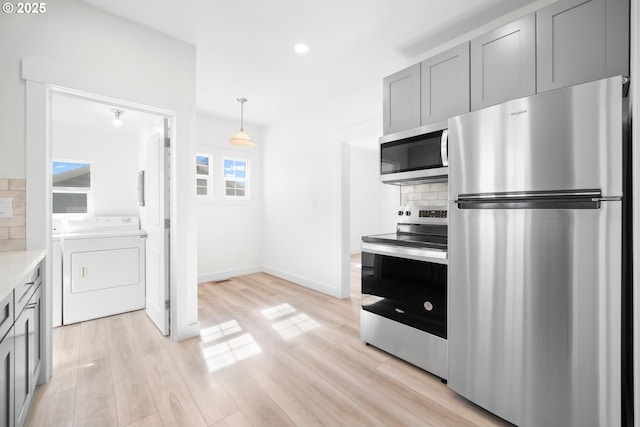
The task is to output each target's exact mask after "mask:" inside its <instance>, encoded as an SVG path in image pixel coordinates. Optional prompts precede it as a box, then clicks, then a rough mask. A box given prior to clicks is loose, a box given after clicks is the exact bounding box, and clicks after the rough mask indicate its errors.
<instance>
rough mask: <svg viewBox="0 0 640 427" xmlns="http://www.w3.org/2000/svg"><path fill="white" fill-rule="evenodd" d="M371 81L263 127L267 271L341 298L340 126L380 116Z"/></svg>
mask: <svg viewBox="0 0 640 427" xmlns="http://www.w3.org/2000/svg"><path fill="white" fill-rule="evenodd" d="M380 82H381V80H379V79H377V78H376V79H373V80H371V81H368V82H366V83H363V84H362V85H360V86H358V87H355V88H353V89H351V90H348V91H345V92H342V93H340V94H337V95H334V96H332V97H330V98H328V99H326V100H325V101H324V102H321V103H319V104H317V105H315V106H312V107H310V108H307V109H304V110H302V111H300V112H298V113H297V114H294V115H293V116H291V117H289V118H287V119H285V120H283V121H281V122H279V123H277V124H274V125H271V126H268V127H267V128H266V129H265V144H264V194H265V197H264V223H263V224H264V225H263V233H264V235H263V236H264V237H263V263H264V270H265V271H267V272H269V273H271V274H274V275H277V276H280V277H283V278H287V279H289V280H293V281H294V282H296V283H299V284H302V285H304V286H307V287H310V288H313V289H317V290H320V291H322V292H325V293H327V294H330V295H335V296H339V295H340V264H341V259H340V247H341V236H340V215H341V205H340V184H341V182H340V176H341V164H340V159H341V150H342V146H341V144H342V141H340V139H339V133H340V131H341V130H342V129H344V128H347V127H350V126H354V125H356V124H358V123H363V122H366V121H368V120H372V119H375V118H377V117H380V116H381V111H380V110H381V108H382V101H381V100H382V85H381V83H380Z"/></svg>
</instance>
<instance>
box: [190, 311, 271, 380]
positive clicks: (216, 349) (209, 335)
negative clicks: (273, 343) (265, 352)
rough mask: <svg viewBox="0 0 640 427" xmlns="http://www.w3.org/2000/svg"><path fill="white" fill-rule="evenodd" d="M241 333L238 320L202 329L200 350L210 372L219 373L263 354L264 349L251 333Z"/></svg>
mask: <svg viewBox="0 0 640 427" xmlns="http://www.w3.org/2000/svg"><path fill="white" fill-rule="evenodd" d="M240 332H242V327H241V326H240V324H239V323H238V322H237V321H236V320H230V321H228V322H224V323H220V324H219V325H214V326H210V327H208V328H204V329H202V331H201V332H200V336H201V340H202V341H201V342H200V349H201V351H202V355H203V356H204V358H205V360H206V362H207V367H208V368H209V372H215V371H218V370H220V369H222V368H224V367H227V366H230V365H233V364H234V363H236V362H239V361H241V360H244V359H246V358H248V357H251V356H254V355H256V354H260V353H262V348H261V347H260V345H258V343H257V342H256V340H255V339H254V338H253V335H251V334H249V333H245V334H241V335H238V334H239V333H240Z"/></svg>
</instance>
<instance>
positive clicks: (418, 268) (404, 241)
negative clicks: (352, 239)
mask: <svg viewBox="0 0 640 427" xmlns="http://www.w3.org/2000/svg"><path fill="white" fill-rule="evenodd" d="M447 258H448V256H447V211H446V210H439V209H428V208H417V207H400V208H398V224H397V226H396V233H391V234H381V235H374V236H364V237H363V238H362V309H361V310H360V337H361V338H362V340H363V341H364V342H366V343H368V344H371V345H374V346H376V347H378V348H380V349H382V350H384V351H387V352H389V353H391V354H393V355H395V356H397V357H399V358H401V359H404V360H406V361H408V362H410V363H412V364H414V365H416V366H418V367H420V368H422V369H424V370H426V371H429V372H431V373H433V374H435V375H437V376H439V377H440V378H442V379H446V378H447Z"/></svg>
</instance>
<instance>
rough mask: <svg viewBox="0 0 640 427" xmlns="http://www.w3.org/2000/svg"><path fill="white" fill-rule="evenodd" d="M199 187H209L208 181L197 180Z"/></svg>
mask: <svg viewBox="0 0 640 427" xmlns="http://www.w3.org/2000/svg"><path fill="white" fill-rule="evenodd" d="M196 182H197V184H196V185H197V186H198V187H206V186H207V180H206V179H197V180H196Z"/></svg>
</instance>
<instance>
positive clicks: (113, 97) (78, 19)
mask: <svg viewBox="0 0 640 427" xmlns="http://www.w3.org/2000/svg"><path fill="white" fill-rule="evenodd" d="M0 58H2V60H1V61H0V93H1V94H2V96H0V171H1V172H0V174H1V175H4V176H6V177H15V178H26V179H27V247H28V248H36V247H45V248H49V249H50V241H49V239H48V236H49V235H50V219H48V218H47V214H46V212H47V209H49V207H50V202H49V201H48V197H47V192H48V191H49V190H48V189H49V185H50V179H48V178H47V174H46V173H45V171H47V170H48V163H47V159H48V158H49V157H50V150H51V145H50V138H49V135H48V133H47V121H48V108H49V103H50V90H52V88H54V87H61V88H64V89H65V90H66V89H67V88H68V89H73V90H74V91H77V92H78V93H89V94H95V95H98V96H100V97H102V98H103V99H105V100H107V102H109V103H111V102H112V101H122V102H123V103H124V105H127V106H133V105H135V106H136V107H141V108H147V107H149V108H150V110H151V111H152V112H156V113H157V112H162V113H165V112H166V114H167V115H171V116H173V117H174V119H175V120H174V129H173V133H174V136H175V137H176V139H175V142H176V144H175V147H174V148H172V171H173V178H174V179H173V180H172V183H171V184H172V190H173V195H174V197H175V200H176V203H175V204H174V206H173V207H172V215H171V217H172V237H171V239H172V240H171V247H172V251H174V252H175V253H179V254H180V257H174V259H173V264H172V266H171V267H172V274H173V277H172V304H171V310H172V335H173V338H174V339H184V338H187V337H190V336H194V335H196V334H197V333H198V329H199V327H198V318H197V309H198V306H197V282H196V279H197V271H196V267H197V265H196V257H197V254H196V243H195V239H196V233H195V232H196V228H195V210H194V209H193V203H194V201H195V198H194V197H193V193H192V192H190V191H189V190H191V188H192V186H193V179H194V176H195V173H194V171H193V154H194V153H195V138H193V139H192V138H191V137H190V136H189V135H190V132H191V133H192V134H193V131H194V130H195V128H194V124H193V123H192V118H194V112H195V98H196V96H195V48H194V47H193V46H190V45H187V44H185V43H183V42H180V41H178V40H175V39H172V38H171V37H168V36H165V35H162V34H160V33H158V32H156V31H153V30H150V29H147V28H144V27H142V26H140V25H137V24H134V23H133V22H131V21H128V20H125V19H122V18H119V17H116V16H114V15H111V14H108V13H105V12H103V11H101V10H98V9H96V8H94V7H92V6H89V5H87V4H85V3H82V2H80V1H78V0H56V1H55V2H49V3H47V11H46V13H44V14H41V15H17V14H5V13H2V14H0ZM27 151H28V153H29V155H28V156H27ZM27 158H28V160H29V168H28V169H29V173H27V164H26V159H27ZM178 207H179V209H178ZM46 268H47V270H48V274H46V276H45V277H50V265H49V266H47V267H46ZM50 300H51V298H50V289H49V287H48V286H46V287H45V301H44V302H45V310H48V309H49V307H50V305H49V304H50ZM45 319H49V320H47V321H48V322H49V323H47V325H48V326H49V325H50V313H49V312H47V311H45ZM45 344H46V347H47V349H50V340H49V341H48V342H46V343H45ZM50 360H51V359H50V353H49V354H48V356H47V363H46V367H45V369H44V372H45V373H46V374H45V376H46V375H50V372H51V362H50Z"/></svg>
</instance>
